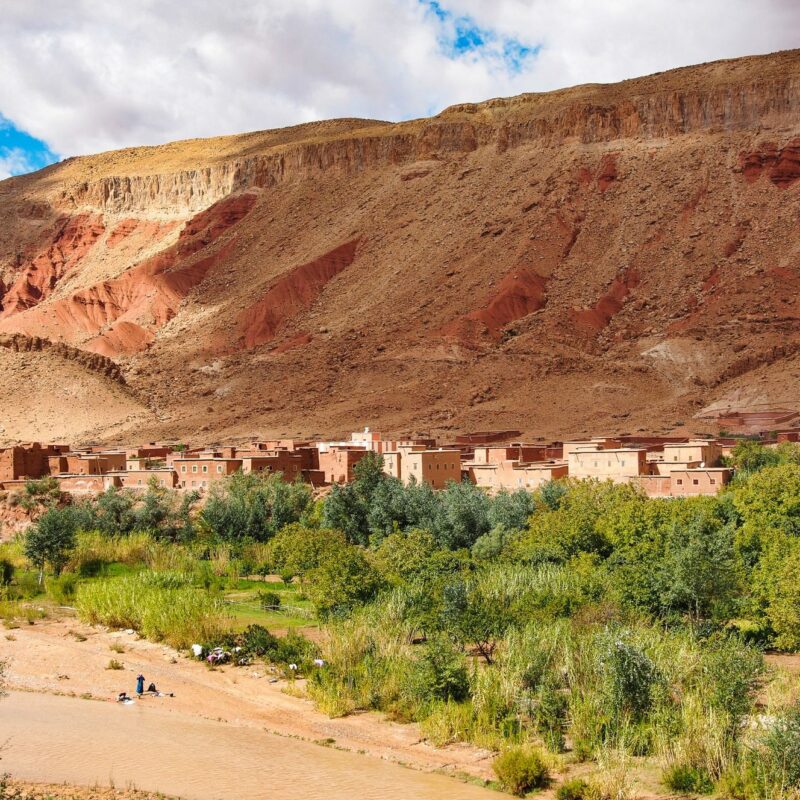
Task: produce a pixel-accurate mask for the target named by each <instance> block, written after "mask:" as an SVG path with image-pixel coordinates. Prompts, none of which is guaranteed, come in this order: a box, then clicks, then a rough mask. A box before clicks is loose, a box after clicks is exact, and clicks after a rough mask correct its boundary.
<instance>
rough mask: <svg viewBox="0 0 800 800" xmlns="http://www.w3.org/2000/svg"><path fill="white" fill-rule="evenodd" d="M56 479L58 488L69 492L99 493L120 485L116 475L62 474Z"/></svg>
mask: <svg viewBox="0 0 800 800" xmlns="http://www.w3.org/2000/svg"><path fill="white" fill-rule="evenodd" d="M57 480H58V488H59V489H61V491H62V492H69V493H70V494H100V493H101V492H104V491H105V490H106V489H110V488H111V487H112V486H113V487H116V488H121V486H122V482H121V481H120V479H119V476H118V475H64V476H62V477H59V478H58V479H57Z"/></svg>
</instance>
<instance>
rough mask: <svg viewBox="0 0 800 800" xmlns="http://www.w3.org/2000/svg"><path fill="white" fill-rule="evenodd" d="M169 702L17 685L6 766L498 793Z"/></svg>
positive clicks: (321, 787) (308, 786)
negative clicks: (128, 702)
mask: <svg viewBox="0 0 800 800" xmlns="http://www.w3.org/2000/svg"><path fill="white" fill-rule="evenodd" d="M168 702H169V700H168V699H167V698H163V699H147V700H143V701H140V702H137V703H136V704H134V705H132V706H123V705H118V704H116V703H102V702H97V701H91V700H80V699H77V698H71V697H56V696H53V695H46V694H33V693H26V692H12V693H11V694H10V695H9V696H8V697H6V698H4V699H3V700H2V701H0V742H3V741H5V742H6V745H5V748H4V750H3V754H2V755H3V760H2V763H1V764H0V767H2V771H3V772H5V771H8V772H10V773H11V774H12V775H13V776H14V777H16V778H19V779H22V780H31V781H40V782H48V783H62V782H65V783H71V784H84V785H95V784H101V785H109V784H113V785H115V786H117V787H129V786H133V787H136V788H139V789H147V790H150V791H160V792H164V793H166V794H171V795H177V796H180V797H183V798H189V799H193V798H197V800H201V799H202V800H214V799H215V798H219V800H228V799H229V798H230V800H242V798H248V800H251V799H252V800H258V799H259V798H279V797H301V798H303V800H317V798H319V799H320V800H322V799H323V798H324V800H345V798H347V800H352V798H357V800H371V799H372V798H375V800H378V798H380V799H381V800H394V798H397V800H401V799H402V800H413V799H414V798H420V800H422V798H424V799H425V800H460V799H461V798H463V799H464V800H490V799H491V798H496V797H497V796H498V795H497V794H495V793H494V792H489V791H488V790H486V789H481V788H478V787H476V786H469V785H465V784H462V783H459V782H457V781H456V780H454V779H452V778H446V777H444V776H441V775H426V774H423V773H420V772H414V771H412V770H410V769H404V768H403V767H400V766H397V765H395V764H389V763H385V762H382V761H379V760H377V759H373V758H369V757H367V756H360V755H358V754H356V753H343V752H339V751H337V750H332V749H330V748H325V747H320V746H319V745H314V744H310V743H308V742H301V741H295V740H293V739H285V738H282V737H279V736H275V735H273V734H270V733H266V732H263V733H262V732H260V731H257V730H253V729H250V728H237V727H235V726H232V725H226V724H224V723H220V722H212V721H210V720H204V719H198V718H196V717H190V716H186V715H183V714H179V713H171V712H170V711H169V710H168V707H167V706H166V704H167V703H168ZM158 704H161V706H159V705H158Z"/></svg>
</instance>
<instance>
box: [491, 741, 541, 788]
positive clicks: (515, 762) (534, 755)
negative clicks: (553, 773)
mask: <svg viewBox="0 0 800 800" xmlns="http://www.w3.org/2000/svg"><path fill="white" fill-rule="evenodd" d="M492 768H493V769H494V772H495V775H497V779H498V780H499V781H500V785H501V786H502V787H503V788H504V789H505V790H506V791H508V792H511V794H515V795H517V796H518V797H522V796H523V795H524V794H526V793H527V792H529V791H531V789H540V788H542V787H543V786H545V785H546V784H547V782H548V780H549V778H550V771H549V770H548V768H547V760H546V758H545V756H544V754H543V753H542V752H541V750H538V749H537V748H535V747H532V746H531V745H519V746H517V747H509V748H508V750H506V751H505V752H503V753H501V754H500V755H499V756H498V757H497V758H496V759H495V760H494V763H493V764H492Z"/></svg>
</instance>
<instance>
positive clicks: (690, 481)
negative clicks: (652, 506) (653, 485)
mask: <svg viewBox="0 0 800 800" xmlns="http://www.w3.org/2000/svg"><path fill="white" fill-rule="evenodd" d="M732 474H733V470H731V469H727V468H726V467H702V468H699V469H681V470H674V471H673V472H672V473H671V475H670V481H671V494H672V496H673V497H691V496H694V495H698V494H716V493H717V492H718V491H719V490H720V489H721V488H722V487H723V486H725V485H726V484H728V483H730V480H731V476H732Z"/></svg>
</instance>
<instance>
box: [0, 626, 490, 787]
mask: <svg viewBox="0 0 800 800" xmlns="http://www.w3.org/2000/svg"><path fill="white" fill-rule="evenodd" d="M112 646H113V647H119V648H124V652H121V653H120V652H116V651H115V650H112V649H111V648H112ZM112 658H113V659H115V660H116V661H119V662H120V663H121V664H122V665H123V669H121V670H112V669H108V665H109V662H110V660H111V659H112ZM0 659H3V660H7V661H8V675H7V677H8V684H9V688H11V689H14V690H21V691H33V692H43V693H48V694H61V695H68V696H73V697H84V698H87V699H97V700H105V701H108V702H113V701H114V700H115V699H116V696H117V694H118V693H119V692H120V691H123V690H125V691H127V692H128V693H129V694H133V690H134V688H135V682H136V676H137V675H138V674H139V673H142V674H143V675H144V676H145V679H146V681H147V683H149V682H151V681H153V682H154V683H155V684H156V685H157V686H158V688H159V689H161V690H162V691H165V692H174V694H175V696H174V697H171V698H169V697H165V698H146V699H144V700H142V701H140V702H141V705H142V706H143V708H147V707H148V705H152V706H155V707H157V708H158V709H159V710H161V711H168V712H174V713H179V714H187V715H191V716H195V717H200V718H205V719H209V720H216V721H221V722H226V723H229V724H231V725H235V726H237V727H250V728H257V729H259V730H265V729H266V730H268V731H271V732H273V733H277V734H280V735H282V736H290V737H295V738H300V739H304V740H307V741H317V742H327V743H328V744H330V745H332V746H334V747H336V748H338V749H343V750H349V751H352V752H358V753H365V754H367V755H369V756H373V757H376V758H380V759H384V760H387V761H392V762H395V763H400V764H405V765H407V766H410V767H413V768H415V769H418V770H422V771H425V772H432V771H443V772H449V773H453V774H456V773H464V774H468V775H472V776H475V777H479V778H490V777H492V773H491V756H492V754H491V753H490V752H488V751H486V750H479V749H478V748H475V747H471V746H468V745H451V746H448V747H444V748H437V747H434V746H432V745H430V744H428V743H426V742H425V741H423V740H422V738H421V735H420V732H419V729H418V728H417V726H415V725H401V724H398V723H394V722H389V721H387V720H385V719H383V718H382V717H381V716H380V715H378V714H374V713H366V714H357V715H353V716H350V717H345V718H342V719H329V718H328V717H326V716H325V715H323V714H321V713H319V712H318V711H316V710H315V709H314V707H313V705H312V703H311V702H310V701H309V700H306V699H304V698H301V697H296V696H292V695H290V694H287V693H286V691H285V690H286V689H287V688H289V687H288V686H287V682H286V681H284V680H280V681H277V682H271V681H273V680H274V678H273V677H272V676H271V675H270V674H269V673H268V672H267V670H266V669H265V667H264V666H262V665H258V666H254V667H232V666H224V667H221V668H219V669H216V670H213V671H212V670H209V669H208V668H207V667H206V666H205V665H204V664H203V663H201V662H197V661H194V660H193V659H190V658H188V657H186V656H183V655H180V654H178V653H177V652H176V651H174V650H172V649H171V648H169V647H166V646H163V645H158V644H154V643H152V642H148V641H146V640H143V639H139V638H138V636H136V635H135V634H133V633H126V632H121V631H119V632H113V631H107V630H105V629H102V628H93V627H90V626H87V625H83V624H81V623H79V622H77V621H76V620H74V619H62V620H43V621H41V622H37V623H36V624H35V625H32V626H28V625H25V626H23V627H20V628H17V629H15V630H12V631H6V632H5V633H4V634H0ZM302 683H303V682H302V681H298V682H297V686H296V687H295V688H296V689H302ZM331 740H333V741H331Z"/></svg>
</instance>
